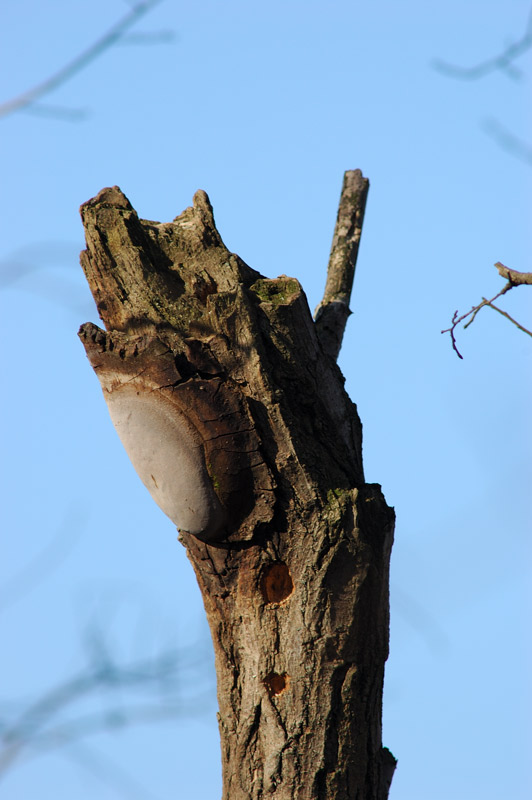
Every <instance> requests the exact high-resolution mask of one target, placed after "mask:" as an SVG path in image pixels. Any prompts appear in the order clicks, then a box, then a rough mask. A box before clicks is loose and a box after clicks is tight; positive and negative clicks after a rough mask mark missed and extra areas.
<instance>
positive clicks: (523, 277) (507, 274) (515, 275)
mask: <svg viewBox="0 0 532 800" xmlns="http://www.w3.org/2000/svg"><path fill="white" fill-rule="evenodd" d="M495 267H496V268H497V271H498V273H499V275H500V276H501V278H506V280H507V281H508V282H509V283H512V284H513V285H514V286H522V285H523V284H527V285H528V286H531V285H532V272H518V271H517V270H516V269H510V267H505V266H504V264H501V262H500V261H497V263H496V264H495Z"/></svg>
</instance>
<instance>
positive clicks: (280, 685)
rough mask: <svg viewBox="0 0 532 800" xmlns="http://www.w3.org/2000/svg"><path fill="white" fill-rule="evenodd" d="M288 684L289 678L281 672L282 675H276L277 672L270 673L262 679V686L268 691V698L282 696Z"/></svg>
mask: <svg viewBox="0 0 532 800" xmlns="http://www.w3.org/2000/svg"><path fill="white" fill-rule="evenodd" d="M289 682H290V677H289V676H288V675H287V674H286V672H283V674H282V675H278V674H277V672H270V674H269V675H267V676H266V677H265V678H264V685H265V686H266V689H267V690H268V694H269V695H270V697H276V696H277V695H279V694H282V693H283V692H284V690H285V689H286V688H287V686H288V684H289Z"/></svg>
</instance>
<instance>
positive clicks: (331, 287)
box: [314, 169, 369, 360]
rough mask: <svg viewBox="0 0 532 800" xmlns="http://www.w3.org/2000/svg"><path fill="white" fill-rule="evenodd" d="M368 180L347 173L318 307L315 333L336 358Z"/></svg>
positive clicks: (347, 308) (359, 174)
mask: <svg viewBox="0 0 532 800" xmlns="http://www.w3.org/2000/svg"><path fill="white" fill-rule="evenodd" d="M368 190H369V180H368V179H367V178H364V177H363V175H362V172H361V171H360V170H359V169H355V170H348V171H347V172H346V173H345V174H344V182H343V186H342V193H341V195H340V205H339V206H338V216H337V219H336V227H335V229H334V235H333V241H332V246H331V255H330V257H329V265H328V267H327V282H326V285H325V291H324V294H323V300H322V301H321V303H320V304H319V306H318V307H317V309H316V312H315V315H314V319H315V322H316V332H317V334H318V337H319V339H320V341H321V344H322V347H323V349H324V350H325V352H326V353H328V354H329V355H330V356H332V358H334V359H335V360H336V358H337V357H338V353H339V352H340V347H341V346H342V339H343V335H344V331H345V326H346V323H347V318H348V316H349V314H350V313H351V312H350V310H349V300H350V298H351V290H352V288H353V279H354V277H355V267H356V262H357V256H358V248H359V244H360V237H361V235H362V224H363V222H364V211H365V208H366V200H367V196H368Z"/></svg>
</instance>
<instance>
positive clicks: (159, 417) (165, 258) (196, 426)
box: [80, 170, 395, 800]
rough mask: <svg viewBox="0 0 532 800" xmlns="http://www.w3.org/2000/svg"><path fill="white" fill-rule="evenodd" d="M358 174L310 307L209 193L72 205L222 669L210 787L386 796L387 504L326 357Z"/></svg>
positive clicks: (92, 341) (116, 409)
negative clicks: (234, 232)
mask: <svg viewBox="0 0 532 800" xmlns="http://www.w3.org/2000/svg"><path fill="white" fill-rule="evenodd" d="M367 188H368V182H367V180H365V179H364V178H362V175H361V173H360V171H358V170H356V171H354V172H347V173H346V175H345V178H344V188H343V191H342V198H341V203H340V210H339V213H338V221H337V226H336V230H335V237H334V240H333V248H332V253H331V261H330V264H329V272H328V280H327V288H326V292H325V296H324V299H323V301H322V303H321V304H320V308H319V309H318V313H317V315H316V321H315V322H314V321H313V319H312V316H311V313H310V311H309V307H308V304H307V300H306V297H305V294H304V292H303V290H302V288H301V286H300V284H299V283H298V281H297V280H295V279H293V278H288V277H286V276H284V275H283V276H281V277H279V278H276V279H275V280H269V279H267V278H264V277H263V276H262V275H260V274H259V273H258V272H256V271H255V270H253V269H251V268H250V267H248V266H247V265H246V264H245V263H244V262H243V261H242V260H241V259H240V258H239V257H238V256H236V255H234V254H232V253H230V252H229V251H228V250H227V249H226V247H225V246H224V244H223V242H222V240H221V237H220V235H219V233H218V231H217V230H216V227H215V224H214V218H213V213H212V208H211V205H210V203H209V199H208V197H207V195H206V194H205V193H204V192H197V193H196V195H195V196H194V205H193V207H192V208H187V209H186V210H185V211H184V212H183V213H182V214H181V215H180V216H179V217H177V218H176V219H175V220H174V221H173V222H170V223H158V222H151V221H148V220H142V219H139V217H138V216H137V214H136V212H135V211H134V209H133V208H132V207H131V205H130V203H129V201H128V200H127V198H126V197H125V196H124V195H123V194H122V192H121V191H120V189H118V188H117V187H114V188H112V189H104V190H103V191H101V192H100V193H99V194H98V196H97V197H95V198H94V199H93V200H90V201H89V202H88V203H86V204H85V205H84V206H82V209H81V213H82V217H83V223H84V226H85V232H86V241H87V249H86V250H85V251H84V252H83V253H82V257H81V263H82V266H83V269H84V271H85V275H86V277H87V280H88V282H89V284H90V287H91V290H92V293H93V295H94V298H95V300H96V304H97V306H98V311H99V313H100V316H101V318H102V320H103V322H104V324H105V328H106V331H103V330H100V329H99V328H98V327H97V326H96V325H93V324H91V323H87V324H85V325H83V326H82V327H81V329H80V337H81V339H82V341H83V344H84V345H85V348H86V351H87V355H88V357H89V359H90V362H91V364H92V366H93V368H94V370H95V371H96V374H97V376H98V378H99V380H100V382H101V385H102V388H103V392H104V396H105V399H106V401H107V403H108V406H109V410H110V413H111V416H112V418H113V422H114V424H115V426H116V428H117V430H118V433H119V435H120V437H121V439H122V441H123V443H124V445H125V447H126V449H127V451H128V453H129V456H130V458H131V460H132V462H133V464H134V466H135V468H136V469H137V472H138V473H139V475H140V477H141V479H142V480H143V482H144V484H145V485H146V486H147V488H148V489H149V491H150V492H151V494H152V496H153V498H154V499H155V500H156V502H157V503H158V504H159V505H160V506H161V508H162V509H163V511H165V513H166V514H167V515H168V516H169V517H170V518H171V519H172V520H173V522H174V523H175V524H176V525H177V527H178V528H179V529H180V531H181V535H180V540H181V542H182V543H183V544H184V546H185V547H186V549H187V553H188V557H189V559H190V561H191V562H192V565H193V567H194V570H195V572H196V576H197V579H198V582H199V585H200V588H201V592H202V595H203V601H204V604H205V609H206V612H207V616H208V620H209V624H210V628H211V633H212V639H213V642H214V649H215V654H216V671H217V678H218V701H219V708H220V710H219V715H218V719H219V726H220V735H221V749H222V764H223V787H224V788H223V798H224V800H260V799H262V798H266V797H271V798H274V800H296V798H297V800H348V798H349V800H354V799H355V798H358V800H385V798H386V797H387V795H388V788H389V785H390V782H391V778H392V775H393V770H394V766H395V759H394V758H393V756H392V755H391V754H390V753H389V751H388V750H386V749H385V748H383V747H382V742H381V707H382V687H383V677H384V663H385V661H386V658H387V654H388V632H389V612H388V571H389V557H390V550H391V545H392V538H393V523H394V515H393V511H392V510H391V509H390V508H389V507H388V506H387V505H386V503H385V501H384V498H383V495H382V493H381V490H380V487H379V486H378V485H375V484H366V483H365V481H364V474H363V470H362V445H361V424H360V421H359V418H358V415H357V411H356V407H355V405H354V404H353V403H352V402H351V401H350V400H349V398H348V396H347V394H346V392H345V391H344V386H343V384H344V379H343V377H342V374H341V372H340V370H339V368H338V366H337V364H336V356H337V354H338V350H339V348H340V344H341V340H342V335H343V330H344V327H345V323H346V320H347V316H348V314H349V309H348V304H349V296H350V292H351V285H352V281H353V274H354V265H355V260H356V251H357V248H358V240H359V238H360V231H361V225H362V217H363V212H364V204H365V197H366V194H367Z"/></svg>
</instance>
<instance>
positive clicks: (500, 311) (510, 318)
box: [482, 298, 532, 336]
mask: <svg viewBox="0 0 532 800" xmlns="http://www.w3.org/2000/svg"><path fill="white" fill-rule="evenodd" d="M482 299H483V300H484V298H482ZM486 305H487V306H489V307H490V308H492V309H493V310H494V311H498V312H499V314H502V315H503V317H506V319H509V320H510V322H513V324H514V325H515V326H516V327H517V328H519V330H520V331H523V333H528V335H529V336H532V331H529V330H528V328H523V326H522V325H520V324H519V322H517V321H516V320H515V319H514V318H513V317H511V316H510V315H509V314H508V312H507V311H503V310H502V309H501V308H498V307H497V306H494V305H493V303H490V302H489V301H488V300H486Z"/></svg>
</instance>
